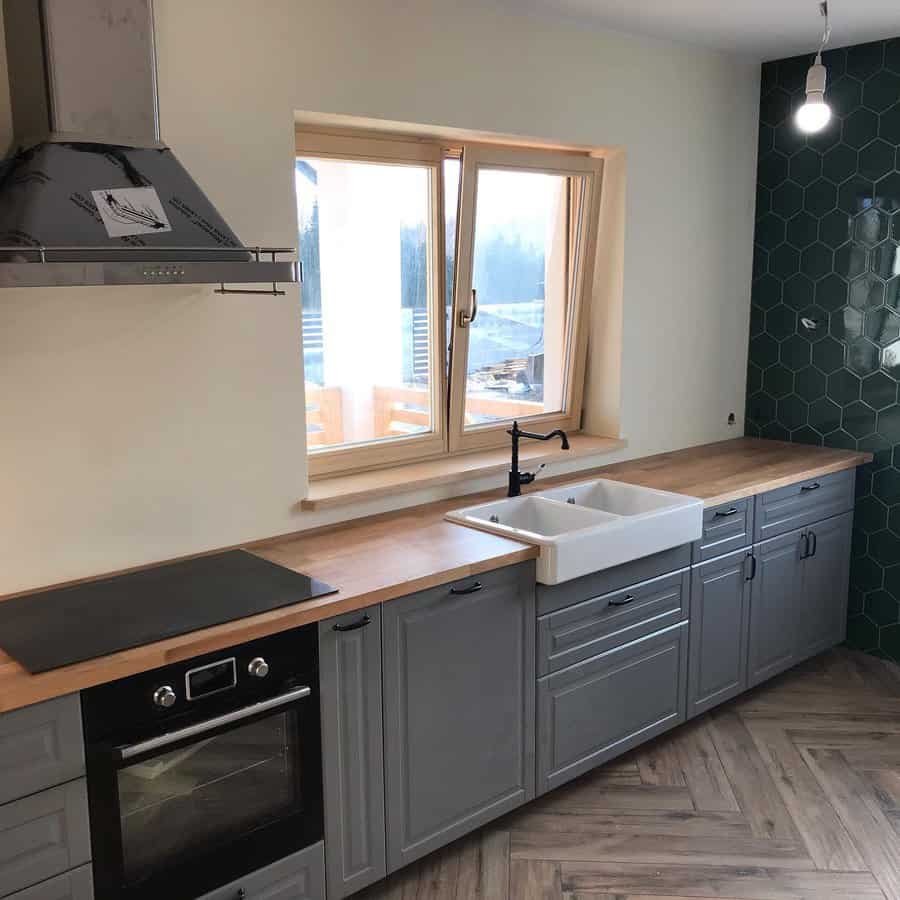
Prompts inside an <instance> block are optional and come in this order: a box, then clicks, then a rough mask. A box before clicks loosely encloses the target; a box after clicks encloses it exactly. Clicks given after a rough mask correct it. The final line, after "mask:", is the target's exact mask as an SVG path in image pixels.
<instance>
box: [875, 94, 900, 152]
mask: <svg viewBox="0 0 900 900" xmlns="http://www.w3.org/2000/svg"><path fill="white" fill-rule="evenodd" d="M878 136H879V137H880V138H883V139H884V140H886V141H887V142H888V143H889V144H900V103H897V104H895V105H894V106H892V107H891V108H890V109H889V110H887V111H886V112H883V113H882V114H881V119H880V120H879V122H878Z"/></svg>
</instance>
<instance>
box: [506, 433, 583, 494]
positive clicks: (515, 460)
mask: <svg viewBox="0 0 900 900" xmlns="http://www.w3.org/2000/svg"><path fill="white" fill-rule="evenodd" d="M506 433H507V434H508V435H511V436H512V464H511V466H510V469H509V490H508V491H507V494H506V496H507V497H518V496H519V494H521V493H522V485H523V484H531V482H532V481H534V477H535V473H534V472H520V471H519V438H531V439H532V440H535V441H549V440H550V438H555V437H558V438H562V448H563V450H568V449H569V438H568V437H567V436H566V433H565V432H564V431H563V430H562V429H560V428H554V429H553V431H548V432H547V434H534V433H533V432H531V431H522V429H521V428H519V423H518V422H513V424H512V428H508V429H507V431H506Z"/></svg>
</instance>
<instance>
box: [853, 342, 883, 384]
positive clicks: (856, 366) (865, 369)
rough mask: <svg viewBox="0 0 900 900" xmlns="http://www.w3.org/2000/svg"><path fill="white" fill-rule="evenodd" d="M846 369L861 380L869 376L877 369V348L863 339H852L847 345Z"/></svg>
mask: <svg viewBox="0 0 900 900" xmlns="http://www.w3.org/2000/svg"><path fill="white" fill-rule="evenodd" d="M847 368H848V369H850V371H851V372H855V373H856V374H857V375H859V376H860V377H861V378H865V376H866V375H871V374H872V373H873V372H874V371H875V370H876V369H877V368H878V348H877V347H876V346H875V345H874V344H873V343H872V342H871V341H869V340H868V339H866V338H864V337H858V338H854V339H853V340H852V341H850V342H849V343H848V344H847Z"/></svg>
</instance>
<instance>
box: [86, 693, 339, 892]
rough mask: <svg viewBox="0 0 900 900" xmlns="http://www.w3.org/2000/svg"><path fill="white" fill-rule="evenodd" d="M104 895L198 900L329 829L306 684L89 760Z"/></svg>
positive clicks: (313, 708) (98, 879) (98, 877)
mask: <svg viewBox="0 0 900 900" xmlns="http://www.w3.org/2000/svg"><path fill="white" fill-rule="evenodd" d="M88 785H89V792H90V798H91V832H92V838H93V844H94V847H93V851H94V876H95V884H96V888H97V891H96V893H97V898H98V900H113V898H128V900H145V898H150V897H151V896H152V897H153V900H159V898H160V897H165V898H166V900H181V898H184V900H193V898H196V897H198V896H200V895H201V894H203V893H205V892H206V891H209V890H212V889H213V888H215V887H218V886H220V885H222V884H225V883H227V882H229V881H232V880H234V879H235V878H239V877H241V876H242V875H244V874H246V873H248V872H251V871H253V870H254V869H257V868H259V867H261V866H264V865H267V864H269V863H271V862H273V861H275V860H276V859H280V858H281V857H283V856H286V855H288V854H290V853H292V852H294V851H296V850H298V849H301V848H302V847H304V846H307V845H308V844H311V843H314V842H315V841H318V840H320V839H321V837H322V772H321V749H320V732H319V716H318V697H317V696H315V694H314V692H313V690H312V689H311V688H309V687H304V688H295V689H293V690H289V691H286V692H285V693H284V694H281V695H279V696H276V697H272V698H270V699H268V700H265V701H262V702H260V703H257V704H255V705H253V706H250V707H246V708H243V709H240V710H236V711H234V712H228V713H225V714H224V715H221V716H217V717H215V718H212V719H209V720H206V721H202V722H197V723H192V724H190V725H187V726H185V727H183V728H181V729H178V730H176V731H172V732H170V733H168V734H161V735H154V736H151V737H149V738H147V739H146V740H143V741H139V742H136V743H134V744H129V745H125V746H119V747H106V748H103V749H102V750H100V751H99V752H98V753H97V754H96V755H95V756H94V758H93V759H92V760H91V761H90V762H89V770H88Z"/></svg>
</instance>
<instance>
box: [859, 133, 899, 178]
mask: <svg viewBox="0 0 900 900" xmlns="http://www.w3.org/2000/svg"><path fill="white" fill-rule="evenodd" d="M893 168H894V148H893V147H892V146H891V145H890V144H889V143H888V142H887V141H883V140H881V139H880V138H879V139H878V140H875V141H872V143H871V144H868V145H866V146H865V147H863V148H862V150H860V151H859V174H860V175H862V176H863V178H870V179H871V180H872V181H877V180H878V179H879V178H883V177H884V176H885V175H887V173H888V172H890V171H891V169H893Z"/></svg>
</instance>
